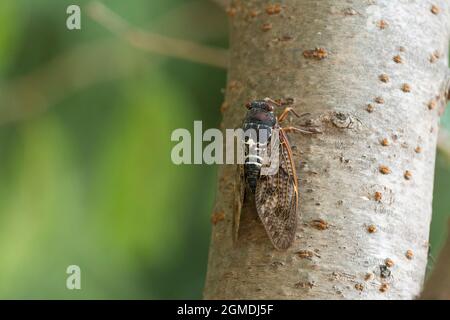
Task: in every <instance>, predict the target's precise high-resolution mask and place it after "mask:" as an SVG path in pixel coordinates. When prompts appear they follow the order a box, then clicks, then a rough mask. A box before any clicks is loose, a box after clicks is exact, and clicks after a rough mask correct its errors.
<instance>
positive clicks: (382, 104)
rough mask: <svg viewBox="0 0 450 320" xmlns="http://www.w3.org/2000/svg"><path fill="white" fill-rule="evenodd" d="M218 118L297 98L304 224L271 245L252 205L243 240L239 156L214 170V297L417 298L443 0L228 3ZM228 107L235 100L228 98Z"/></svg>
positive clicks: (442, 56)
mask: <svg viewBox="0 0 450 320" xmlns="http://www.w3.org/2000/svg"><path fill="white" fill-rule="evenodd" d="M228 14H229V15H230V21H231V40H230V46H231V48H230V49H231V50H230V66H229V74H228V85H227V91H226V103H225V104H224V108H223V109H225V112H224V121H223V127H225V128H237V127H240V125H241V124H242V120H243V118H244V114H245V111H246V110H245V108H244V107H243V106H244V104H245V103H246V102H248V101H249V100H253V99H261V98H264V97H271V98H273V99H287V98H293V99H294V108H295V110H296V111H297V113H299V114H303V116H302V117H300V118H298V119H297V118H295V119H291V123H290V124H292V125H296V126H315V127H316V128H318V129H319V130H320V131H322V133H321V134H314V135H298V134H295V135H294V134H291V135H290V139H291V144H292V145H293V146H294V156H295V162H296V166H297V173H298V178H299V193H300V199H299V207H298V212H297V213H298V216H299V221H300V223H299V224H298V229H297V233H296V240H295V242H294V244H293V246H292V247H291V248H289V249H288V250H286V251H277V250H276V249H274V248H273V247H272V245H271V243H270V241H269V239H268V237H267V235H266V233H265V230H264V228H263V226H262V224H261V222H260V221H259V220H258V217H257V214H256V212H255V208H254V205H253V204H252V203H246V205H245V207H244V209H243V213H242V215H243V216H242V218H241V227H240V236H239V239H238V241H237V243H233V237H232V219H233V204H234V201H235V200H234V198H235V195H234V193H233V183H235V181H234V177H235V175H234V170H235V167H234V166H231V165H230V166H223V167H222V168H221V169H220V173H219V174H220V182H219V187H218V194H217V199H216V205H215V213H214V217H215V218H217V217H221V216H222V213H223V217H224V219H223V220H221V219H214V222H215V225H214V227H213V231H212V240H211V247H210V255H209V264H208V273H207V279H206V287H205V291H204V297H205V298H206V299H411V298H415V297H417V296H418V295H419V294H420V291H421V288H422V283H423V280H424V275H425V267H426V264H427V253H428V235H429V226H430V220H431V201H432V193H433V175H434V162H435V153H436V140H437V131H438V119H439V114H440V112H442V109H443V108H444V107H443V106H444V105H445V103H446V101H447V96H448V94H447V93H448V83H449V82H448V71H447V70H448V67H447V60H448V59H447V57H448V42H449V35H450V5H449V3H448V1H445V0H434V1H433V2H430V1H418V0H403V1H391V0H377V1H375V0H373V1H371V0H365V1H343V0H340V1H336V0H322V1H315V0H314V1H313V0H285V1H282V5H281V7H279V6H277V5H272V6H269V7H267V2H266V1H262V0H252V1H234V2H233V3H232V4H231V6H230V7H229V9H228ZM227 106H229V107H228V108H227Z"/></svg>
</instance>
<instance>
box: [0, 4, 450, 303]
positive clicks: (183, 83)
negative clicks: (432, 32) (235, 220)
mask: <svg viewBox="0 0 450 320" xmlns="http://www.w3.org/2000/svg"><path fill="white" fill-rule="evenodd" d="M88 2H89V1H87V0H84V1H81V0H80V1H77V3H78V4H80V5H81V7H82V10H83V8H85V6H86V5H87V4H88ZM72 3H73V1H66V0H61V1H55V0H40V1H33V0H3V1H0V114H2V115H3V116H9V115H10V114H11V111H10V110H9V109H8V108H9V107H10V106H11V105H14V103H17V101H20V102H21V103H25V106H22V107H21V108H18V109H16V110H14V114H15V115H16V114H17V117H12V118H11V119H12V121H8V122H7V123H4V124H2V125H1V126H0V252H1V264H0V298H112V299H114V298H127V299H131V298H138V299H139V298H142V299H161V298H174V299H176V298H192V299H194V298H200V297H201V292H202V287H203V283H204V277H205V272H206V263H207V254H208V245H209V234H210V223H209V217H210V213H211V209H212V205H213V200H214V192H215V187H216V186H215V184H216V181H215V180H216V168H215V167H212V166H194V165H192V166H175V165H173V164H172V162H171V160H170V150H171V148H172V145H173V144H172V143H171V141H170V135H171V132H172V130H174V129H176V128H181V127H184V128H192V125H193V121H194V120H203V122H204V127H205V128H206V127H218V126H219V122H220V113H219V106H220V104H221V101H222V99H223V97H222V94H221V92H220V89H221V88H222V87H223V86H224V85H225V77H226V74H225V71H224V70H220V69H216V68H211V67H207V66H203V65H198V64H193V63H189V62H185V61H181V60H176V59H168V58H165V57H161V56H156V55H152V54H149V53H145V52H141V51H139V50H137V49H134V48H129V47H128V44H127V43H125V42H124V41H122V40H120V39H119V38H118V37H117V36H115V35H112V34H111V33H110V32H108V31H106V30H105V28H103V27H102V26H100V25H98V24H97V23H95V22H94V21H92V20H90V19H89V18H88V17H87V16H86V15H85V14H84V13H83V16H82V19H83V20H82V30H81V31H68V30H67V29H66V27H65V20H66V17H67V16H66V13H65V12H66V8H67V6H68V5H69V4H72ZM104 3H105V4H106V5H107V6H108V7H110V8H111V9H112V10H113V11H115V12H117V13H119V14H120V15H121V16H122V17H124V18H125V19H126V20H127V21H129V22H130V23H131V24H132V25H135V26H139V27H141V28H143V29H146V30H150V31H153V32H157V33H160V34H164V35H167V36H171V37H177V38H180V39H188V40H192V41H196V42H201V43H204V44H209V45H215V46H220V47H224V48H226V47H227V42H226V41H227V40H226V39H227V34H226V33H227V26H226V17H225V15H224V14H222V13H221V12H220V11H219V10H218V9H217V8H216V7H215V6H214V5H212V4H210V3H209V2H208V1H206V0H189V1H186V0H164V1H163V0H159V1H148V0H135V1H133V3H132V4H131V3H129V2H126V1H122V0H108V1H104ZM102 49H104V50H103V51H102ZM98 52H110V53H111V54H110V55H109V54H97V53H98ZM71 53H72V54H73V53H76V55H77V57H78V58H77V57H75V58H74V57H72V56H70V54H71ZM61 57H63V58H64V57H70V59H69V58H68V59H67V60H64V59H61ZM93 57H94V59H93ZM58 59H59V60H58ZM92 60H93V61H92ZM53 61H63V62H65V61H67V62H65V63H67V64H71V65H67V68H65V67H64V65H63V66H61V65H59V64H58V70H57V71H58V72H57V73H56V75H54V77H55V78H50V80H51V81H50V80H49V79H48V78H43V79H41V78H40V77H37V78H38V81H37V82H35V84H37V85H41V87H39V88H45V89H46V91H45V92H42V95H43V97H44V99H43V100H41V101H39V102H38V101H35V100H34V99H35V97H38V98H42V97H39V95H36V94H34V95H28V93H29V90H30V89H31V88H30V87H29V86H28V87H27V86H23V85H20V84H21V82H20V80H21V79H29V77H30V75H36V74H37V75H38V76H39V75H40V73H39V72H45V71H46V70H50V72H51V70H52V69H51V66H52V62H53ZM114 66H118V68H119V66H120V69H121V70H122V71H121V72H118V73H114V72H111V71H112V70H111V69H112V68H114ZM75 71H76V72H75ZM36 72H38V73H36ZM44 74H46V73H44ZM80 74H86V75H87V76H84V77H83V76H80ZM99 74H100V75H104V74H107V75H109V76H105V77H99V76H97V75H99ZM40 81H42V82H45V81H50V84H49V85H45V83H44V85H42V83H40ZM70 86H74V87H75V90H67V88H68V87H70ZM11 88H15V89H16V91H14V94H16V95H12V96H11V93H10V92H6V91H8V90H9V89H11ZM27 90H28V91H27ZM8 93H9V94H10V95H8ZM0 118H1V117H0ZM445 119H446V120H445V122H446V124H447V125H449V129H450V119H449V117H446V118H445ZM1 120H2V119H0V121H1ZM449 181H450V166H449V162H448V160H447V159H444V158H443V157H439V159H438V162H437V178H436V183H435V201H434V205H433V206H434V217H433V225H432V234H431V243H432V252H433V254H436V252H437V250H438V249H439V246H440V245H441V244H442V242H443V238H444V237H445V232H446V230H445V228H444V224H443V221H445V220H446V219H447V218H448V216H449V215H450V199H449V197H446V195H447V194H448V192H449V190H450V183H449ZM71 264H76V265H79V266H80V267H81V270H82V290H80V291H77V290H75V291H69V290H67V289H66V287H65V283H66V277H67V274H66V273H65V270H66V268H67V266H68V265H71Z"/></svg>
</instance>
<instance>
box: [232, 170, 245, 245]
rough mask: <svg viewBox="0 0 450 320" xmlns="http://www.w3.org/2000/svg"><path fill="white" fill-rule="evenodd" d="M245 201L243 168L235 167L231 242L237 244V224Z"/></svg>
mask: <svg viewBox="0 0 450 320" xmlns="http://www.w3.org/2000/svg"><path fill="white" fill-rule="evenodd" d="M244 199H245V177H244V166H243V165H239V164H238V165H237V168H236V176H235V179H234V215H233V240H234V242H237V240H238V237H239V224H240V221H241V212H242V206H243V205H244Z"/></svg>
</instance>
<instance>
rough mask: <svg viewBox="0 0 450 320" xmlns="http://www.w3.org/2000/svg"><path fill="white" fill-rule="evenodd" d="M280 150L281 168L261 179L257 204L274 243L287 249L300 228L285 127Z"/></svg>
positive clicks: (256, 196)
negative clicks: (298, 226) (298, 227)
mask: <svg viewBox="0 0 450 320" xmlns="http://www.w3.org/2000/svg"><path fill="white" fill-rule="evenodd" d="M279 153H280V158H279V169H278V172H277V173H276V174H273V175H264V176H261V177H260V178H259V180H258V183H257V185H256V192H255V204H256V210H257V212H258V216H259V218H260V219H261V222H262V224H263V225H264V227H265V229H266V232H267V234H268V236H269V238H270V240H271V242H272V244H273V245H274V247H275V248H277V249H287V248H289V247H290V246H291V245H292V242H293V241H294V239H295V232H296V229H297V204H298V191H297V175H296V171H295V166H294V161H293V157H292V152H291V148H290V146H289V142H288V140H287V137H286V136H285V134H284V132H283V131H282V130H280V149H279Z"/></svg>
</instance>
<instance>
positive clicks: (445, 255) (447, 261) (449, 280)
mask: <svg viewBox="0 0 450 320" xmlns="http://www.w3.org/2000/svg"><path fill="white" fill-rule="evenodd" d="M449 231H450V220H449ZM421 299H426V300H431V299H433V300H434V299H439V300H450V236H447V242H446V244H445V245H444V247H443V248H442V250H441V253H440V254H439V258H438V260H437V263H436V266H435V268H434V271H433V273H432V274H431V276H430V278H429V279H428V280H427V282H426V284H425V289H424V290H423V292H422V297H421Z"/></svg>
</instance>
